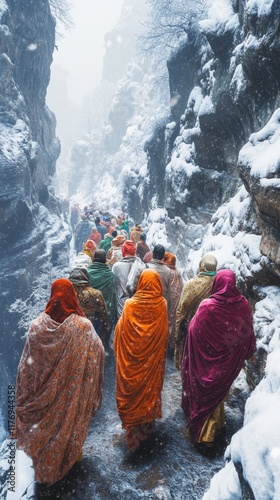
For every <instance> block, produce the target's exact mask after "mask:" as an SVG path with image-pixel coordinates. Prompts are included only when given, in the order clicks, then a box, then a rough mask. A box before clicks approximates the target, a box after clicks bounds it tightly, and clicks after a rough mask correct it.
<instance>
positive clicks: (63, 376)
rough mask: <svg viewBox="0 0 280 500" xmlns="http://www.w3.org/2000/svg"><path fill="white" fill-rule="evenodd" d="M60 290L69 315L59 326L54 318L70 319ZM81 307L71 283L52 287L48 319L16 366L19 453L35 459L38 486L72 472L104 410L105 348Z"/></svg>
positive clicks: (36, 326)
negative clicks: (96, 418) (92, 424)
mask: <svg viewBox="0 0 280 500" xmlns="http://www.w3.org/2000/svg"><path fill="white" fill-rule="evenodd" d="M62 290H64V291H65V295H66V296H67V307H68V316H67V317H66V318H65V319H64V320H63V321H62V322H61V323H59V322H58V321H55V320H54V319H52V317H51V316H50V314H52V315H54V313H55V315H56V316H61V317H62V316H63V315H65V314H66V308H65V307H64V306H65V302H63V297H62V298H61V292H62ZM60 299H61V300H60ZM59 303H61V304H62V307H61V311H62V314H58V309H59ZM77 304H78V303H77V298H76V295H75V291H74V288H73V286H72V284H71V282H70V281H68V280H65V279H61V280H57V281H56V282H54V283H53V286H52V291H51V299H50V301H49V302H48V305H47V309H46V311H48V312H49V314H47V313H46V312H44V313H42V314H41V315H40V316H39V318H37V319H36V320H34V321H33V322H32V323H31V326H30V328H29V331H28V335H27V339H26V343H25V346H24V350H23V353H22V356H21V360H20V363H19V367H18V375H17V390H16V400H17V407H16V437H17V448H18V449H23V450H24V451H25V453H26V454H27V455H29V456H30V457H31V458H32V460H33V465H34V469H35V478H36V480H38V481H39V482H40V483H47V484H53V483H55V482H57V481H59V480H60V479H62V478H63V476H64V475H65V474H66V473H67V472H68V471H69V470H70V469H71V467H72V466H73V464H74V463H75V462H76V460H77V458H78V456H79V455H80V453H81V449H82V446H83V444H84V441H85V439H86V436H87V432H88V428H89V425H90V422H91V419H92V417H93V415H94V414H95V412H96V411H97V410H98V409H99V408H100V405H101V399H102V387H103V363H104V348H103V345H102V343H101V340H100V339H99V337H98V336H97V334H96V333H95V331H94V329H93V327H92V324H91V323H90V321H89V320H88V319H86V318H85V317H83V316H84V315H83V313H81V314H80V313H79V308H78V307H77ZM72 309H74V310H75V309H76V312H73V313H71V312H70V311H71V310H72Z"/></svg>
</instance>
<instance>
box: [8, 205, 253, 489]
mask: <svg viewBox="0 0 280 500" xmlns="http://www.w3.org/2000/svg"><path fill="white" fill-rule="evenodd" d="M86 208H87V210H84V211H83V213H79V217H76V218H75V219H74V217H73V218H72V217H71V225H72V229H73V234H74V243H75V250H76V256H75V258H74V259H73V265H72V269H71V272H70V273H69V276H68V278H61V279H58V280H56V281H55V282H54V283H53V284H52V287H51V294H50V299H49V301H48V303H47V306H46V309H45V311H44V312H43V313H42V314H41V315H40V316H39V318H38V319H36V320H35V321H33V322H32V324H31V326H30V329H29V332H28V335H27V339H26V344H25V347H24V351H23V354H22V357H21V360H20V364H19V368H18V376H17V409H16V438H17V446H18V448H20V449H23V450H24V451H25V452H26V453H27V454H28V455H29V456H30V457H31V458H32V459H33V464H34V469H35V478H36V479H37V480H38V481H39V482H41V483H47V484H53V483H55V482H57V481H58V480H60V479H61V478H62V477H63V476H64V475H65V474H66V473H67V472H68V471H69V470H70V468H71V467H72V466H73V464H74V463H75V462H76V461H78V460H80V459H81V457H82V446H83V443H84V441H85V439H86V436H87V431H88V428H89V425H90V422H91V419H92V417H93V416H94V414H95V413H96V411H97V410H98V409H99V408H100V406H101V401H102V387H103V379H104V353H105V351H106V350H109V349H110V348H111V347H110V346H113V349H114V354H115V359H116V407H117V411H118V414H119V417H120V420H121V422H122V427H123V429H125V432H126V443H127V447H128V449H129V450H130V452H133V453H134V452H135V451H136V450H138V449H141V446H142V444H143V442H144V441H146V440H147V439H149V436H151V434H153V433H154V431H155V421H156V419H160V418H161V407H162V401H161V393H162V388H163V382H164V377H165V363H166V357H167V356H174V365H175V367H174V369H175V368H176V369H177V370H180V371H181V378H182V409H183V411H184V414H185V416H186V425H187V429H188V435H189V439H190V441H191V442H192V443H193V444H195V445H197V446H205V447H211V446H213V444H214V443H215V441H216V439H217V437H218V436H219V434H220V433H221V432H222V431H223V429H224V427H225V417H224V402H225V400H226V398H227V394H228V392H229V389H230V387H231V385H232V383H233V382H234V380H235V378H236V377H237V375H238V374H239V372H240V370H241V369H242V366H243V364H244V362H245V360H246V359H249V358H251V357H252V356H253V355H254V353H255V350H256V343H255V336H254V331H253V322H252V313H251V310H250V305H249V302H248V300H247V299H246V298H245V297H244V296H243V295H241V293H240V292H239V290H238V288H237V287H236V276H235V273H234V272H233V271H231V270H228V269H220V270H218V271H217V268H218V263H217V260H216V258H215V256H214V255H211V254H207V255H204V256H203V257H202V258H201V261H200V263H199V269H198V274H197V276H195V277H194V278H193V279H191V280H189V281H187V282H186V283H184V282H183V279H182V276H181V273H180V270H179V269H178V267H177V265H176V256H175V255H174V254H173V253H171V252H167V251H166V250H165V248H164V246H163V245H161V244H160V243H158V244H155V245H154V246H153V248H150V247H149V245H148V244H147V241H146V240H147V238H146V233H145V231H144V229H143V227H142V225H141V224H135V225H131V224H130V221H128V220H127V219H126V218H125V216H124V214H120V215H118V216H117V217H112V216H111V215H110V214H108V213H103V212H102V211H96V210H94V208H93V207H86ZM74 212H75V211H74ZM71 216H72V214H71Z"/></svg>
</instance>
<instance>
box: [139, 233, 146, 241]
mask: <svg viewBox="0 0 280 500" xmlns="http://www.w3.org/2000/svg"><path fill="white" fill-rule="evenodd" d="M146 239H147V235H146V233H141V234H140V240H142V241H146Z"/></svg>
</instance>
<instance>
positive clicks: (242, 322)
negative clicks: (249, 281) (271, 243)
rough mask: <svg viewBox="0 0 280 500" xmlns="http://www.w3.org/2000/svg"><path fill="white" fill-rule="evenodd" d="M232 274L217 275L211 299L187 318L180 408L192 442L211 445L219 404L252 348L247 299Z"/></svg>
mask: <svg viewBox="0 0 280 500" xmlns="http://www.w3.org/2000/svg"><path fill="white" fill-rule="evenodd" d="M235 280H236V278H235V274H234V272H233V271H230V270H227V269H223V270H220V271H218V272H217V275H216V277H215V279H214V282H213V286H212V291H211V295H210V297H209V298H208V299H205V300H203V301H202V302H201V304H200V305H199V308H198V310H197V312H196V314H195V316H194V317H193V318H192V320H191V322H190V324H189V328H188V335H187V340H186V343H185V347H184V353H183V361H182V382H183V391H182V408H183V410H184V413H185V415H186V418H187V428H188V431H189V436H190V439H191V441H192V442H193V443H194V444H199V443H202V444H203V445H206V446H211V445H213V443H214V441H215V438H216V436H217V435H218V433H219V432H220V431H221V429H222V428H223V427H224V426H225V419H224V407H223V406H224V400H225V398H226V396H227V394H228V391H229V389H230V387H231V385H232V383H233V382H234V380H235V379H236V377H237V376H238V374H239V372H240V370H241V368H242V366H243V364H244V361H245V360H246V359H249V358H250V357H251V356H253V354H254V353H255V350H256V341H255V335H254V330H253V320H252V313H251V309H250V305H249V302H248V300H247V299H246V298H245V297H244V296H243V295H241V293H240V292H239V291H238V289H237V288H236V284H235Z"/></svg>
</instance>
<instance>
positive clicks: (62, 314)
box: [45, 278, 84, 323]
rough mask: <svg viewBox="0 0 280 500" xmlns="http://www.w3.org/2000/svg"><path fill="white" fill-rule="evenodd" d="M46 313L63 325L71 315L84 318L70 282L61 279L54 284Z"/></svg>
mask: <svg viewBox="0 0 280 500" xmlns="http://www.w3.org/2000/svg"><path fill="white" fill-rule="evenodd" d="M45 313H46V314H48V315H49V316H50V317H51V318H52V319H53V320H54V321H56V322H57V323H63V321H64V320H65V319H66V318H68V316H71V314H78V316H84V313H83V311H82V310H81V308H80V306H79V304H78V299H77V296H76V293H75V290H74V287H73V285H72V283H71V281H70V280H67V279H65V278H61V279H58V280H55V281H54V282H53V284H52V287H51V296H50V299H49V301H48V303H47V306H46V310H45Z"/></svg>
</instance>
